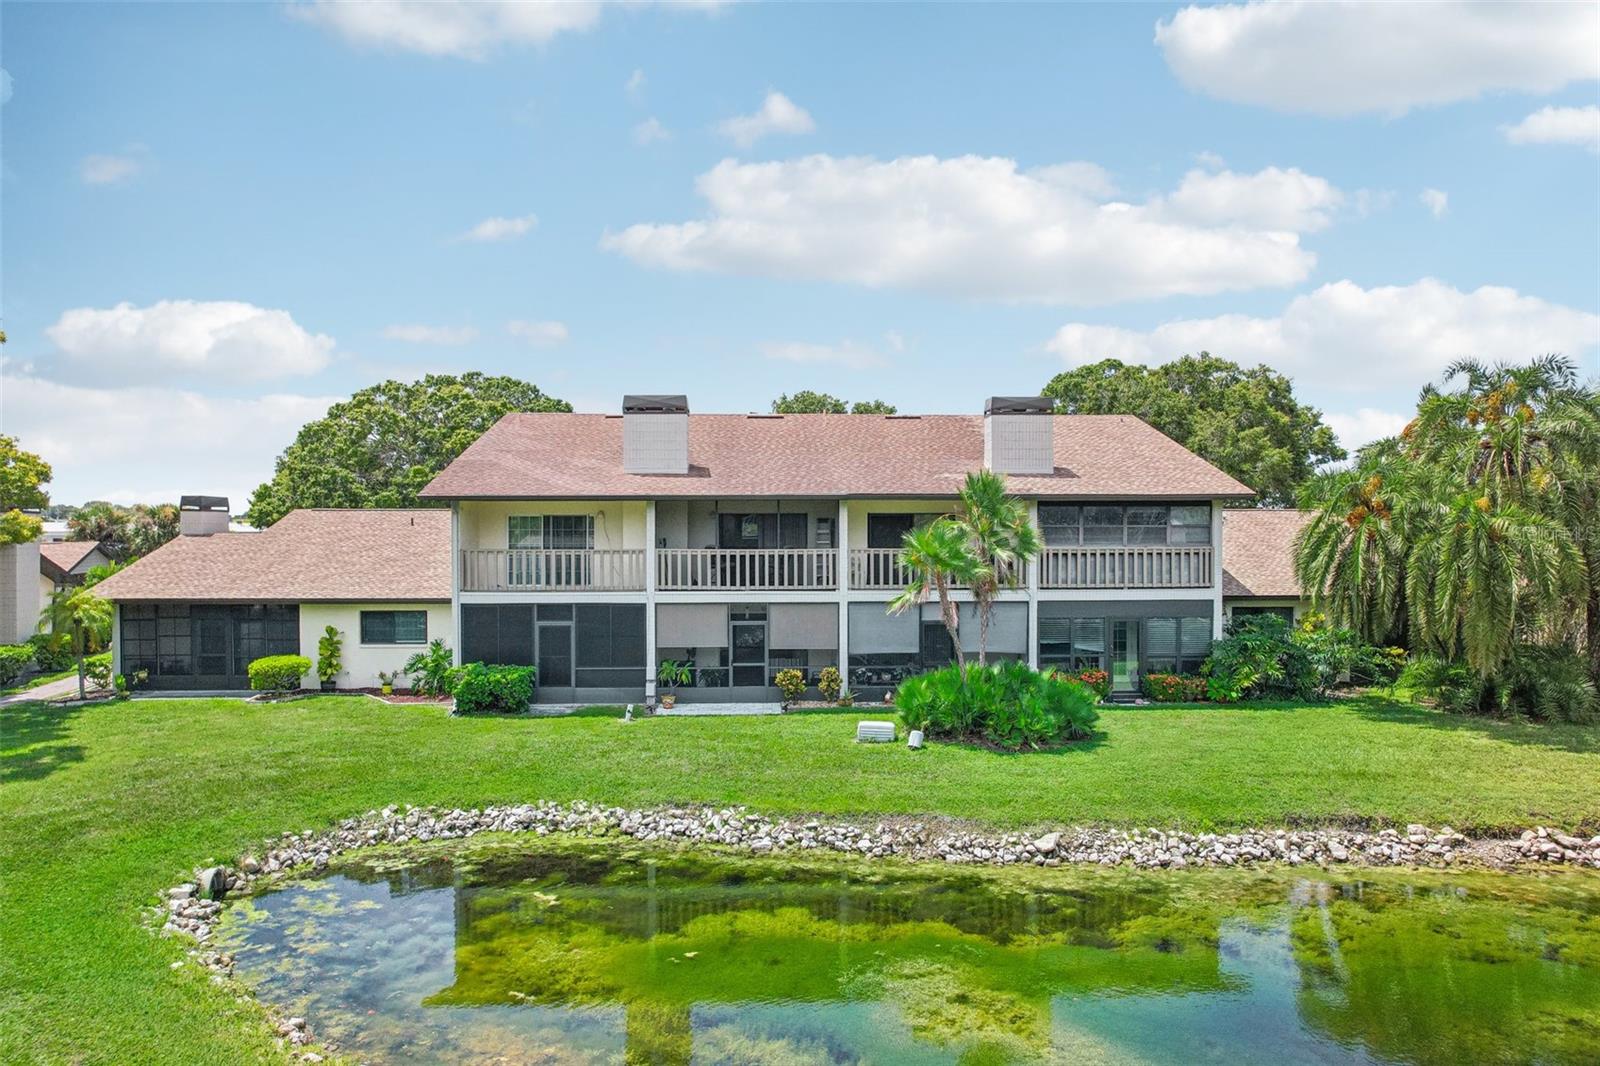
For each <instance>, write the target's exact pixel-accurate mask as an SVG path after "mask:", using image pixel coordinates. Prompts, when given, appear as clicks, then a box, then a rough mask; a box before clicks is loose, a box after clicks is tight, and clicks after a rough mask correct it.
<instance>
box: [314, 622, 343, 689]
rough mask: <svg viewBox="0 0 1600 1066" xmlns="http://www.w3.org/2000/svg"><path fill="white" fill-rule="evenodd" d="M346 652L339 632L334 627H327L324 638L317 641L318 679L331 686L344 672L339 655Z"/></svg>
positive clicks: (324, 630)
mask: <svg viewBox="0 0 1600 1066" xmlns="http://www.w3.org/2000/svg"><path fill="white" fill-rule="evenodd" d="M343 650H344V641H343V640H342V639H341V638H340V636H339V631H338V630H337V629H335V628H334V627H333V626H326V627H324V628H323V630H322V636H321V637H320V638H319V639H318V640H317V679H318V680H319V681H321V682H322V683H323V684H324V685H331V684H333V682H334V679H335V678H337V677H338V676H339V675H340V674H341V673H342V672H343V671H344V664H343V663H341V662H340V661H339V654H340V652H342V651H343Z"/></svg>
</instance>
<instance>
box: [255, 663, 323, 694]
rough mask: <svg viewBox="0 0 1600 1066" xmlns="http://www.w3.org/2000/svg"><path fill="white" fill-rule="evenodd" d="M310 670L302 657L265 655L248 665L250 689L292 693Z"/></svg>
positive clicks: (309, 664) (309, 665)
mask: <svg viewBox="0 0 1600 1066" xmlns="http://www.w3.org/2000/svg"><path fill="white" fill-rule="evenodd" d="M310 670H311V660H310V659H307V658H306V657H305V656H304V655H266V656H263V657H262V658H260V659H256V660H254V661H252V662H251V663H250V687H251V688H253V689H255V690H256V691H258V692H293V691H295V690H296V689H298V688H299V687H300V679H301V678H303V677H305V676H306V674H307V673H308V672H310Z"/></svg>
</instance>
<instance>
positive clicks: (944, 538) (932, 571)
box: [889, 518, 987, 671]
mask: <svg viewBox="0 0 1600 1066" xmlns="http://www.w3.org/2000/svg"><path fill="white" fill-rule="evenodd" d="M900 565H901V566H902V567H904V568H905V569H906V570H907V571H908V572H909V573H910V575H911V579H910V580H909V581H908V582H907V583H906V587H905V588H904V589H903V590H901V592H900V594H899V595H898V596H896V597H895V598H894V599H892V600H890V601H889V610H890V611H891V612H892V613H894V614H900V613H901V612H902V611H905V610H907V609H909V608H911V607H920V606H921V605H922V604H924V603H926V602H928V597H929V596H936V597H938V600H939V617H940V619H941V620H942V621H943V622H944V627H945V629H946V630H947V631H948V632H949V633H950V642H951V643H952V644H953V645H954V646H955V651H956V662H958V663H960V664H961V666H962V668H963V671H964V670H965V667H966V665H967V659H966V655H965V653H964V652H963V651H962V650H961V631H960V617H959V616H958V615H957V613H956V605H955V603H954V601H952V600H951V599H950V586H951V585H960V584H967V585H971V584H973V583H975V582H977V581H978V580H980V578H981V575H982V574H983V573H984V572H985V571H986V570H987V567H986V566H985V565H984V564H983V563H981V562H980V561H979V560H978V558H977V557H976V556H974V555H973V554H972V548H971V544H970V542H969V541H968V539H967V533H966V530H964V529H963V528H962V527H961V526H960V525H958V524H957V523H956V522H954V521H953V520H951V519H949V518H939V519H935V520H934V521H933V522H930V523H929V524H927V525H925V526H919V527H917V528H916V529H913V530H911V532H909V533H907V534H906V535H905V539H904V541H903V542H902V544H901V547H900Z"/></svg>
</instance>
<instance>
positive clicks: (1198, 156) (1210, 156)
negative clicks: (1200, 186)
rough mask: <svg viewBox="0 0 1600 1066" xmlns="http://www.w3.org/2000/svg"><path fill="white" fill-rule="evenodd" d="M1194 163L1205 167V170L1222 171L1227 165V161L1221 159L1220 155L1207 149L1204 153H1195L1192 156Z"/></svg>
mask: <svg viewBox="0 0 1600 1066" xmlns="http://www.w3.org/2000/svg"><path fill="white" fill-rule="evenodd" d="M1194 161H1195V162H1196V163H1199V164H1200V165H1201V166H1203V167H1205V168H1206V169H1207V170H1222V169H1223V168H1224V167H1226V166H1227V165H1228V163H1227V160H1225V159H1223V158H1222V157H1221V156H1220V155H1218V154H1217V153H1215V152H1213V151H1211V150H1210V149H1209V148H1208V149H1206V150H1205V151H1201V152H1196V153H1195V154H1194Z"/></svg>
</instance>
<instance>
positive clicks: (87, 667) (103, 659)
mask: <svg viewBox="0 0 1600 1066" xmlns="http://www.w3.org/2000/svg"><path fill="white" fill-rule="evenodd" d="M83 676H84V678H85V679H86V680H87V681H88V682H89V684H90V685H92V686H94V687H95V688H105V689H108V688H110V687H111V653H110V652H108V651H103V652H101V653H100V654H99V655H91V656H89V657H88V658H86V659H84V660H83Z"/></svg>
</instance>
